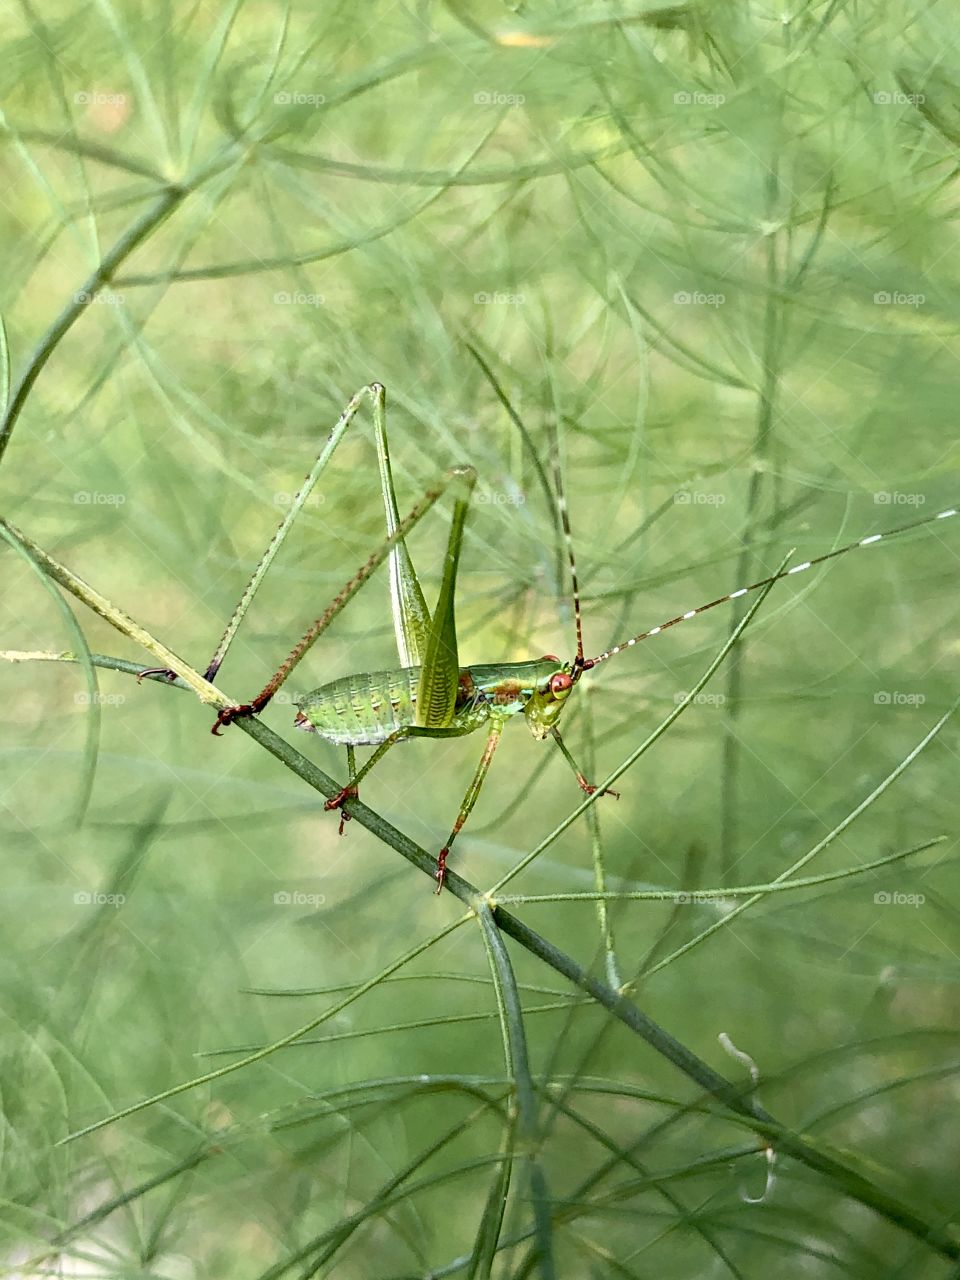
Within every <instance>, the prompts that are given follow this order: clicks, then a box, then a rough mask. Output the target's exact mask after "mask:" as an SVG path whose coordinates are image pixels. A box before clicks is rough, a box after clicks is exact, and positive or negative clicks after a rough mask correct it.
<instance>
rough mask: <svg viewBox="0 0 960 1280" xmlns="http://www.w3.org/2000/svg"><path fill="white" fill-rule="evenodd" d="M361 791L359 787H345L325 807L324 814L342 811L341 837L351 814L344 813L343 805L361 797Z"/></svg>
mask: <svg viewBox="0 0 960 1280" xmlns="http://www.w3.org/2000/svg"><path fill="white" fill-rule="evenodd" d="M359 794H360V791H359V789H358V788H357V787H349V786H348V787H343V788H342V790H340V791H338V792H337V794H336V795H335V796H331V797H330V799H329V800H327V801H326V803H325V804H324V806H323V809H324V812H325V813H327V812H329V811H330V810H331V809H339V810H340V826H339V827H338V829H337V831H338V834H339V835H341V836H342V835H343V828H344V827H345V826H346V824H347V823H348V822H349V821H350V814H349V813H344V811H343V804H344V801H345V800H355V799H356V798H357V796H359Z"/></svg>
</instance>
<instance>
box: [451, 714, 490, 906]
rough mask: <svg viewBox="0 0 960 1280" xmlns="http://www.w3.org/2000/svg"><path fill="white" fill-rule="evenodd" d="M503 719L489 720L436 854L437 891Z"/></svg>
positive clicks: (486, 766) (475, 799)
mask: <svg viewBox="0 0 960 1280" xmlns="http://www.w3.org/2000/svg"><path fill="white" fill-rule="evenodd" d="M503 723H504V722H503V721H502V720H491V722H490V731H489V733H488V734H487V745H486V746H485V747H484V748H483V755H482V756H481V757H480V763H479V764H478V765H477V771H476V773H475V774H474V775H473V780H472V781H471V783H470V786H469V787H468V788H467V794H466V795H465V796H464V797H463V802H462V803H461V805H460V812H459V813H458V814H457V820H456V822H455V823H454V824H453V830H452V831H451V832H450V834H449V836H448V837H447V843H446V844H445V845H444V846H443V848H442V849H441V850H440V852H439V854H438V855H437V893H439V892H440V890H441V889H442V888H443V882H444V879H445V878H446V874H447V858H448V857H449V856H450V846H451V845H452V844H453V842H454V840H456V838H457V836H458V835H459V833H460V830H461V828H462V827H463V824H464V823H465V822H466V820H467V818H469V816H470V811H471V809H472V808H473V806H474V805H475V804H476V803H477V796H478V795H479V794H480V788H481V787H482V786H483V780H484V778H486V776H487V770H488V769H489V768H490V762H491V761H492V760H493V754H494V752H495V751H496V749H497V744H498V743H499V741H500V735H501V733H503Z"/></svg>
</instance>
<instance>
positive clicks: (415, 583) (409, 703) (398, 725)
mask: <svg viewBox="0 0 960 1280" xmlns="http://www.w3.org/2000/svg"><path fill="white" fill-rule="evenodd" d="M366 399H369V400H370V401H371V403H372V406H373V418H374V430H375V438H376V445H377V455H378V459H379V469H380V488H381V494H382V497H383V503H384V510H385V514H386V526H387V535H388V536H387V539H386V540H385V541H384V542H383V543H382V544H381V546H380V547H379V548H378V549H377V550H376V551H375V552H374V553H373V555H371V557H370V559H369V560H368V561H367V562H366V564H365V565H364V566H363V567H362V568H361V569H360V570H359V571H358V573H356V574H355V575H354V577H353V578H351V579H350V580H349V582H347V583H346V585H345V586H344V587H343V589H342V590H341V591H340V593H339V594H338V595H337V596H336V598H335V599H334V601H333V602H332V603H331V605H330V606H329V608H328V609H327V610H326V611H325V612H324V613H323V614H322V615H321V616H320V617H319V618H318V619H317V620H316V621H315V622H314V623H313V625H312V626H311V627H310V629H309V630H308V631H307V633H306V634H305V635H304V637H303V638H302V639H301V640H300V641H299V643H298V644H297V645H296V646H295V647H294V648H293V650H292V651H291V653H290V654H289V655H288V657H287V658H286V659H285V660H284V662H283V663H282V664H281V665H280V667H279V668H278V669H277V671H276V673H275V674H274V675H273V677H272V678H271V679H270V680H269V681H268V683H267V684H266V685H265V686H264V688H263V689H262V690H261V692H260V693H259V694H258V695H257V696H256V697H255V698H253V699H252V700H251V701H250V702H247V703H242V704H239V705H237V706H232V707H227V708H225V709H224V710H222V711H221V712H220V713H219V715H218V716H217V720H216V723H215V724H214V726H213V729H212V732H213V733H215V734H219V732H220V729H221V728H222V727H223V726H224V725H228V724H230V723H232V721H233V720H235V719H237V718H238V717H240V716H246V715H255V714H257V713H258V712H260V711H262V710H263V709H264V707H266V705H267V704H268V703H269V702H270V700H271V698H273V696H274V695H275V694H276V692H277V691H278V689H279V688H280V687H281V685H282V684H283V683H284V681H285V680H286V679H287V677H288V676H289V675H290V673H291V672H292V671H293V669H294V667H295V666H296V665H297V664H298V663H299V662H300V660H301V659H302V658H303V656H304V655H305V654H306V652H307V651H308V650H309V648H310V647H311V645H312V644H313V643H314V641H315V640H316V639H317V637H318V636H319V635H320V634H321V633H322V632H323V631H324V630H325V628H326V627H327V626H328V625H329V623H330V622H331V620H332V619H333V618H334V617H335V616H336V614H337V613H339V611H340V610H341V609H342V608H343V607H344V605H345V604H346V603H347V601H348V600H349V599H350V598H351V597H352V596H353V595H354V594H355V593H356V592H357V591H358V590H359V588H360V586H362V584H363V583H364V582H365V581H366V580H367V578H369V577H370V575H371V574H372V573H373V571H374V570H375V569H376V568H377V567H378V565H380V564H381V563H382V562H383V560H384V559H389V572H390V595H391V607H392V614H393V623H394V630H395V633H396V643H397V654H398V658H399V665H398V666H396V667H392V668H389V669H387V670H383V671H374V672H364V673H359V674H356V675H349V676H343V677H341V678H339V679H337V680H332V681H330V682H329V683H327V684H324V685H321V686H320V687H319V688H316V689H313V690H311V691H310V692H309V693H306V694H304V695H303V696H302V697H301V698H299V699H298V700H297V704H296V705H297V714H296V718H295V724H296V725H297V726H298V727H299V728H302V729H306V730H308V731H310V732H314V733H317V734H319V735H320V736H321V737H323V738H326V739H327V740H329V741H331V742H334V743H338V744H340V745H343V746H345V747H346V749H347V770H348V777H347V782H346V784H345V786H344V787H343V788H342V789H341V790H340V791H339V792H338V794H337V795H335V796H333V797H332V798H331V799H330V800H328V801H327V802H326V805H325V806H324V807H325V808H326V809H328V810H329V809H340V811H341V816H340V832H341V834H343V830H344V822H345V821H346V820H347V818H348V817H349V813H348V812H347V811H345V810H344V805H346V804H348V802H349V801H350V800H351V799H353V798H355V797H356V796H357V795H358V789H359V785H360V782H361V781H362V780H363V779H364V778H365V777H366V776H367V774H368V773H369V772H370V771H371V770H372V769H373V768H374V766H375V765H377V764H378V763H379V762H380V761H381V760H382V759H383V757H384V756H385V755H386V753H387V752H388V751H389V750H390V748H391V747H393V746H395V745H396V744H397V743H398V742H404V741H407V740H409V739H412V738H451V737H460V736H462V735H465V734H468V733H473V732H474V731H475V730H477V729H479V728H480V727H481V726H483V727H485V728H486V730H487V741H486V745H485V747H484V750H483V754H482V756H481V758H480V762H479V764H478V765H477V768H476V772H475V773H474V776H473V779H472V781H471V783H470V785H469V787H468V788H467V791H466V794H465V795H464V798H463V801H462V802H461V805H460V809H459V812H458V814H457V817H456V821H455V822H454V825H453V828H452V830H451V832H450V835H449V836H448V838H447V841H446V843H445V844H444V846H443V848H442V849H441V850H440V853H439V855H438V857H437V869H436V881H437V890H436V891H437V893H439V892H440V891H441V889H442V888H443V883H444V877H445V874H446V865H447V858H448V856H449V854H450V849H451V846H452V845H453V843H454V841H455V839H456V837H457V835H458V834H459V832H460V830H461V829H462V827H463V825H464V823H465V822H466V820H467V818H468V817H469V815H470V812H471V810H472V809H473V807H474V805H475V803H476V801H477V797H478V795H479V794H480V789H481V787H482V785H483V782H484V779H485V778H486V776H487V772H488V770H489V768H490V764H491V761H492V760H493V756H494V753H495V751H496V749H497V745H498V743H499V741H500V736H501V734H502V732H503V728H504V725H505V724H506V722H507V721H508V720H509V719H511V718H512V717H514V716H518V715H522V716H523V717H524V719H525V721H526V723H527V727H528V728H529V729H530V732H531V733H532V734H533V736H534V737H535V738H537V739H545V738H547V737H552V738H553V740H554V741H555V742H556V743H557V745H558V747H559V748H560V751H561V753H562V755H563V757H564V759H565V760H566V761H567V762H568V763H569V764H570V766H571V768H572V769H573V771H574V774H575V775H576V779H577V783H578V784H579V786H580V788H581V789H582V790H583V791H585V792H586V793H587V794H593V793H594V792H595V791H596V790H597V788H596V787H595V786H593V785H592V784H591V783H589V782H588V781H587V779H586V778H585V777H584V776H583V774H582V772H581V771H580V770H579V768H578V767H577V765H576V763H575V761H574V759H573V757H572V756H571V754H570V752H569V750H568V749H567V747H566V745H565V743H564V742H563V739H562V738H561V737H560V733H559V730H558V728H557V722H558V720H559V718H560V715H561V713H562V711H563V708H564V705H565V704H566V701H567V699H568V698H569V696H570V694H571V692H572V690H573V688H574V687H575V685H576V684H577V682H578V681H579V680H580V678H581V676H582V675H583V673H584V672H585V671H589V670H591V669H592V668H594V667H596V666H598V665H599V664H600V663H602V662H606V661H607V659H609V658H612V657H613V656H614V655H616V654H618V653H621V652H622V651H623V650H625V649H628V648H631V647H633V646H634V645H636V644H639V643H640V642H641V641H642V640H647V639H650V638H651V637H653V636H656V635H659V634H660V633H661V632H662V631H666V630H667V629H668V628H670V627H673V626H676V625H678V624H679V623H681V622H686V621H688V620H689V619H691V618H695V617H697V616H698V615H699V614H701V613H705V612H706V611H707V610H708V609H714V608H716V607H717V606H718V605H721V604H726V603H727V602H728V601H731V600H736V599H739V598H740V597H742V596H745V595H746V594H747V593H748V592H752V591H757V590H759V589H761V588H763V587H767V586H770V585H771V584H772V583H774V582H777V581H779V580H780V579H781V578H788V577H791V576H793V575H795V574H798V573H802V572H804V571H805V570H807V569H810V568H813V567H814V566H815V565H819V564H824V563H825V562H826V561H828V560H832V559H834V558H835V557H837V556H841V555H844V554H846V553H847V552H848V551H853V550H855V549H856V548H858V547H866V546H870V545H873V544H874V543H876V542H879V541H880V540H881V539H882V538H886V537H890V536H892V535H895V534H900V533H904V532H906V531H907V530H909V529H916V528H919V527H921V526H923V525H929V524H933V523H934V522H936V521H938V520H944V519H947V518H948V517H950V516H954V515H957V513H958V512H957V509H956V508H950V509H948V510H945V511H940V512H938V513H937V514H936V515H934V516H927V517H924V518H922V519H918V520H913V521H911V522H910V523H908V524H904V525H900V526H899V527H897V528H895V529H890V530H887V531H885V532H884V533H878V534H872V535H870V536H869V537H865V538H860V539H858V540H857V541H856V542H851V543H847V544H846V545H844V546H841V547H838V548H836V549H835V550H833V551H828V552H826V553H825V554H824V555H820V556H815V557H813V558H812V559H810V560H806V561H804V562H803V563H801V564H796V565H794V566H792V567H791V568H789V569H784V570H782V571H781V572H779V573H776V574H773V575H771V576H769V577H765V578H761V579H759V580H758V581H757V582H751V583H749V584H748V585H746V586H743V587H740V588H738V589H737V590H735V591H730V592H727V593H726V594H725V595H722V596H719V597H717V599H715V600H710V601H708V602H707V603H706V604H702V605H699V606H698V607H697V608H695V609H688V610H687V611H686V612H684V613H680V614H677V615H676V616H675V617H673V618H669V619H667V620H666V621H665V622H662V623H660V624H659V626H656V627H652V628H650V629H649V630H647V631H641V632H639V633H638V634H637V635H635V636H632V637H631V638H630V639H628V640H624V641H622V642H621V643H620V644H616V645H614V646H613V647H611V648H609V649H606V650H604V651H603V652H601V653H599V654H597V655H596V657H593V658H587V657H585V656H584V648H583V627H582V618H581V608H580V591H579V585H578V581H577V570H576V561H575V558H574V552H573V539H572V536H571V530H570V520H569V516H568V512H567V507H566V501H565V498H564V495H563V492H562V490H561V489H560V486H559V474H558V477H557V481H558V483H557V488H558V492H557V497H556V501H557V508H558V512H559V516H560V527H561V531H562V534H563V538H564V541H565V544H566V551H567V561H568V565H569V571H570V577H571V585H572V596H573V611H574V622H575V627H576V653H575V655H574V657H573V658H572V659H571V660H570V661H563V660H561V659H560V658H558V657H556V656H554V655H552V654H547V655H545V656H544V657H542V658H538V659H535V660H532V661H525V662H502V663H488V664H477V665H471V666H461V665H460V657H459V650H458V646H457V630H456V610H455V594H456V580H457V568H458V564H459V559H460V550H461V546H462V544H463V534H464V527H465V524H466V519H467V512H468V508H469V503H470V496H471V492H472V490H473V487H474V484H475V483H476V472H475V471H474V470H473V468H472V467H466V466H463V467H455V468H453V469H452V470H450V471H449V472H447V473H446V476H445V477H444V479H443V481H442V482H441V483H440V485H439V486H438V487H436V488H434V489H431V490H429V491H428V492H427V494H426V495H425V496H424V498H423V499H422V500H421V502H420V503H418V504H417V505H416V506H415V507H414V508H413V509H412V510H411V511H410V512H409V514H408V515H407V516H406V517H404V518H403V519H401V518H400V515H399V510H398V507H397V500H396V492H395V489H394V483H393V476H392V472H391V467H390V454H389V449H388V442H387V432H386V393H385V390H384V388H383V386H382V385H381V384H379V383H372V384H371V385H370V386H367V387H363V388H362V389H361V390H360V391H359V392H357V394H356V395H355V396H354V397H353V399H352V400H351V401H350V403H349V404H348V405H347V407H346V409H345V410H344V412H343V414H342V415H341V417H340V419H339V421H338V423H337V425H336V427H335V428H334V430H333V432H332V433H331V435H330V437H329V439H328V441H327V443H326V445H325V446H324V449H323V450H322V451H321V453H320V455H319V456H318V458H317V461H316V463H315V464H314V468H313V470H312V471H311V473H310V475H309V476H308V477H307V480H306V482H305V484H304V486H303V487H302V488H301V490H300V492H299V493H298V494H297V495H296V497H295V499H294V501H293V503H292V504H291V506H290V509H289V510H288V512H287V515H286V517H285V518H284V520H283V522H282V523H281V525H280V528H279V529H278V530H277V533H276V534H275V535H274V538H273V539H272V541H271V543H270V545H269V547H268V548H267V551H266V552H265V554H264V556H263V558H262V560H261V561H260V563H259V564H258V565H257V568H256V569H255V570H254V573H253V575H252V577H251V579H250V581H249V583H248V584H247V587H246V589H245V590H244V593H243V595H242V597H241V599H240V603H239V604H238V605H237V608H236V609H235V611H234V614H233V616H232V617H231V620H230V622H229V624H228V625H227V628H226V630H225V632H224V634H223V637H222V639H221V641H220V644H219V645H218V646H217V649H216V652H215V653H214V656H213V658H212V659H211V661H210V664H209V665H208V667H207V678H208V679H212V678H213V676H214V675H215V674H216V672H217V670H218V669H219V667H220V664H221V662H222V661H223V659H224V656H225V655H226V652H227V649H228V648H229V645H230V643H231V641H232V639H233V636H234V634H235V633H236V630H237V627H238V626H239V623H240V620H241V618H242V617H243V614H244V613H245V612H246V609H247V608H248V607H249V605H250V602H251V600H252V599H253V596H254V594H255V593H256V591H257V588H258V587H259V585H260V582H261V581H262V579H263V576H264V574H265V572H266V570H267V568H268V567H269V565H270V563H271V562H272V560H273V558H274V556H275V555H276V553H277V550H278V549H279V547H280V545H281V543H282V541H283V538H284V537H285V535H286V532H287V530H288V529H289V527H290V524H291V523H292V521H293V519H294V517H295V516H296V514H297V512H298V511H299V510H300V508H301V507H302V506H303V505H304V503H305V502H306V500H307V497H308V496H309V492H310V490H311V489H312V487H313V485H314V484H315V483H316V480H317V478H318V476H319V474H320V472H321V471H322V470H323V468H324V467H325V465H326V462H327V461H328V459H329V457H330V456H331V454H332V452H333V450H334V449H335V448H336V446H337V444H338V443H339V441H340V439H341V438H342V436H343V434H344V432H345V431H346V429H347V427H348V426H349V424H350V422H351V421H352V420H353V418H354V417H355V415H356V413H357V411H358V410H359V408H360V406H361V404H362V403H363V402H364V400H366ZM447 489H451V490H452V491H453V494H454V507H453V515H452V520H451V526H450V534H449V537H448V541H447V551H446V559H445V562H444V569H443V577H442V581H441V585H440V592H439V597H438V600H437V604H436V607H435V609H434V610H433V613H432V614H431V612H430V610H429V609H428V607H427V604H426V601H425V599H424V595H423V591H422V589H421V586H420V581H419V579H418V577H417V574H416V571H415V570H414V567H413V562H412V561H411V559H410V554H409V552H408V550H407V546H406V541H405V538H406V535H407V534H408V533H409V532H410V530H411V529H412V528H413V526H414V525H415V524H416V523H417V522H418V521H419V520H420V519H421V518H422V517H423V516H424V515H425V514H426V512H427V511H428V510H429V509H430V507H431V506H432V505H433V504H434V503H435V502H436V501H437V499H438V498H439V497H440V496H441V494H442V493H444V492H445V491H446V490H447ZM358 746H372V747H374V748H375V750H374V751H373V753H372V755H371V756H370V758H369V759H368V760H367V761H366V763H365V764H363V765H362V766H361V767H359V768H358V767H357V765H356V760H355V748H356V747H358ZM610 794H614V795H615V794H616V793H615V792H612V793H610Z"/></svg>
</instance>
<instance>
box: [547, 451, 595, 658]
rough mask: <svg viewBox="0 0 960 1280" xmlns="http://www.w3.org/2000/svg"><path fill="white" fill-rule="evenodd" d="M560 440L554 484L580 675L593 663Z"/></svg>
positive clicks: (555, 462) (554, 462) (555, 455)
mask: <svg viewBox="0 0 960 1280" xmlns="http://www.w3.org/2000/svg"><path fill="white" fill-rule="evenodd" d="M559 443H560V442H559V440H557V441H556V444H557V446H558V447H557V449H556V450H555V451H554V457H553V483H554V487H555V488H556V491H557V511H558V512H559V513H560V528H561V530H562V532H563V540H564V542H565V543H566V544H567V563H568V564H569V566H570V583H571V586H572V588H573V618H574V622H575V623H576V627H577V656H576V658H574V660H573V669H574V672H575V673H576V674H577V675H579V673H580V672H581V671H582V670H583V669H584V668H585V667H588V666H591V665H592V663H588V662H587V660H586V658H584V656H583V618H582V615H581V611H580V582H579V579H578V578H577V559H576V556H575V555H574V554H573V533H572V532H571V529H570V512H569V510H568V509H567V495H566V493H565V492H564V488H563V476H562V475H561V473H560V453H559Z"/></svg>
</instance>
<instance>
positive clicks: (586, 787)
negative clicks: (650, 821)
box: [550, 725, 620, 800]
mask: <svg viewBox="0 0 960 1280" xmlns="http://www.w3.org/2000/svg"><path fill="white" fill-rule="evenodd" d="M550 732H551V733H552V734H553V737H554V740H555V742H556V744H557V746H558V747H559V748H560V750H561V751H562V752H563V758H564V760H566V762H567V764H569V766H570V768H571V769H572V770H573V772H574V773H575V774H576V777H577V784H578V786H579V787H580V790H581V791H585V792H586V793H587V795H588V796H592V795H593V793H594V792H595V791H596V789H597V788H596V787H595V786H594V784H593V783H592V782H588V781H587V780H586V778H585V777H584V776H583V774H582V773H581V772H580V769H579V768H578V766H577V762H576V760H574V758H573V756H572V755H571V754H570V752H569V751H568V750H567V744H566V743H565V742H564V740H563V739H562V738H561V737H560V730H559V729H558V728H557V726H556V725H553V726H552V727H551V729H550ZM600 794H601V795H602V796H615V797H616V799H617V800H619V799H620V792H619V791H614V790H612V789H611V788H610V787H604V789H603V790H602V791H601V792H600Z"/></svg>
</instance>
